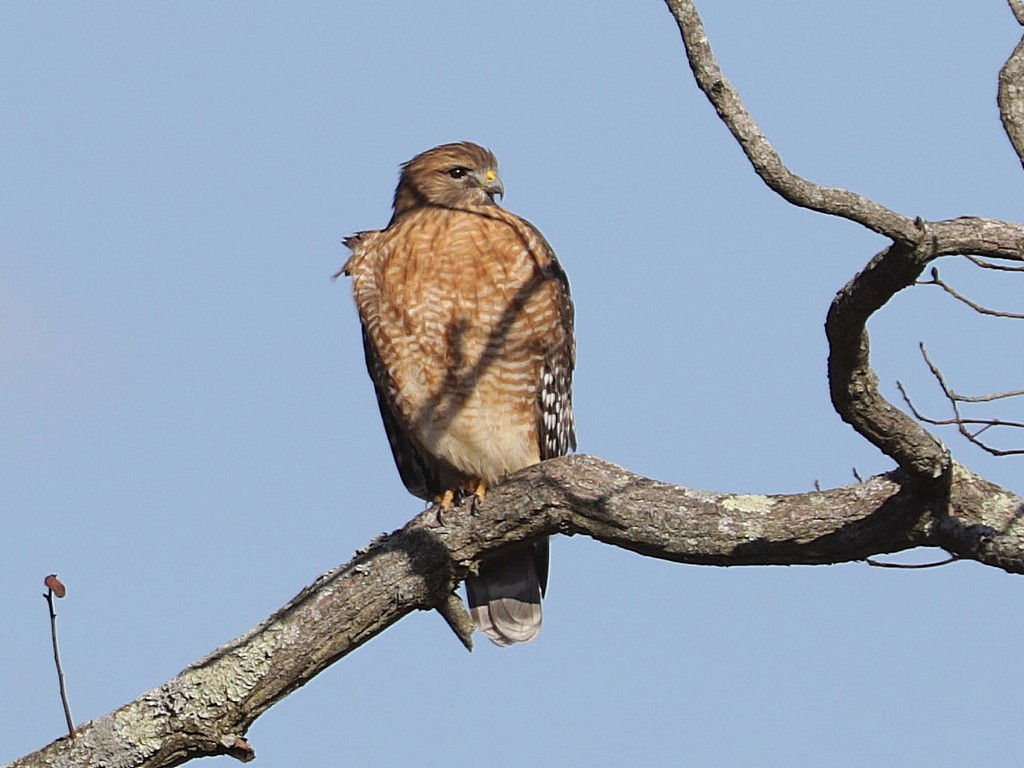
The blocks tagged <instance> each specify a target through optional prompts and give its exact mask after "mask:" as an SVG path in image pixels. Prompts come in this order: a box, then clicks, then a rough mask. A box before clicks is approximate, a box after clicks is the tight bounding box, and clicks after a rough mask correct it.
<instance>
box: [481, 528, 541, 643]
mask: <svg viewBox="0 0 1024 768" xmlns="http://www.w3.org/2000/svg"><path fill="white" fill-rule="evenodd" d="M547 580H548V540H547V539H543V540H542V541H538V542H531V543H529V544H526V545H525V546H519V547H515V548H513V549H510V550H507V551H505V552H502V553H501V554H499V555H497V556H496V557H492V558H490V559H488V560H485V561H484V562H482V563H480V572H479V574H477V575H476V576H470V577H469V578H467V579H466V596H467V597H468V599H469V612H470V614H471V615H472V616H473V623H474V624H476V626H477V628H478V629H479V630H480V631H481V632H483V633H484V634H485V635H487V637H488V638H489V639H490V640H491V641H492V642H494V643H497V644H498V645H511V644H512V643H526V642H529V641H530V640H533V638H535V637H536V636H537V633H539V632H540V621H541V611H540V599H541V595H543V594H544V590H545V588H546V587H547Z"/></svg>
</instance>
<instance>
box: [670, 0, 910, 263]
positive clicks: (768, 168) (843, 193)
mask: <svg viewBox="0 0 1024 768" xmlns="http://www.w3.org/2000/svg"><path fill="white" fill-rule="evenodd" d="M665 2H666V4H667V5H668V8H669V10H670V11H671V12H672V16H673V17H674V18H675V20H676V23H677V24H678V25H679V31H680V33H681V34H682V37H683V45H684V46H685V47H686V56H687V58H688V60H689V62H690V69H691V70H693V76H694V78H695V79H696V81H697V85H698V87H699V88H700V89H701V90H702V91H703V92H704V95H705V96H707V98H708V100H709V101H710V102H711V104H712V106H714V108H715V111H716V112H717V113H718V116H719V117H720V118H721V120H722V122H724V123H725V124H726V126H727V127H728V128H729V130H730V131H731V132H732V135H733V136H734V137H735V138H736V141H737V142H739V145H740V147H741V148H742V149H743V152H744V154H745V155H746V156H747V159H748V160H750V163H751V165H753V167H754V171H755V172H756V173H757V175H758V176H760V177H761V178H762V179H763V180H764V182H765V184H767V185H768V186H769V187H770V188H771V189H772V190H774V191H775V192H776V193H778V194H779V195H781V196H782V197H784V198H785V199H786V200H788V201H789V202H791V203H792V204H793V205H797V206H800V207H801V208H809V209H811V210H812V211H818V212H820V213H826V214H829V215H831V216H839V217H841V218H844V219H849V220H850V221H855V222H857V223H858V224H861V225H863V226H865V227H867V228H868V229H871V230H873V231H875V232H878V233H879V234H881V235H885V236H886V237H888V238H891V239H892V240H895V241H897V242H902V243H913V242H916V239H917V238H918V236H919V234H920V232H919V231H918V228H917V227H916V226H915V225H914V220H913V219H912V218H909V217H907V216H903V215H901V214H899V213H896V212H895V211H891V210H889V209H888V208H886V207H884V206H882V205H879V204H878V203H876V202H874V201H873V200H869V199H868V198H866V197H863V196H861V195H858V194H856V193H854V192H850V191H848V190H845V189H838V188H835V187H825V186H821V185H820V184H815V183H813V182H811V181H808V180H807V179H804V178H801V177H800V176H797V175H796V174H795V173H793V172H792V171H790V170H789V168H787V167H786V166H785V165H784V164H783V163H782V160H781V159H780V158H779V155H778V153H777V152H776V151H775V149H774V148H773V147H772V145H771V144H770V143H769V141H768V139H766V138H765V136H764V134H763V133H762V132H761V129H760V128H759V127H758V126H757V123H755V122H754V119H753V118H752V117H751V116H750V114H749V113H748V112H747V109H746V107H745V106H744V105H743V102H742V100H741V99H740V97H739V94H738V93H737V92H736V89H735V88H733V86H732V84H731V83H730V82H729V81H728V80H727V79H726V77H725V75H723V74H722V71H721V69H719V67H718V63H717V62H716V61H715V57H714V54H713V52H712V51H711V45H710V43H709V42H708V38H707V35H706V34H705V32H704V25H703V24H702V23H701V20H700V16H698V14H697V8H696V7H695V5H694V3H693V2H692V0H665Z"/></svg>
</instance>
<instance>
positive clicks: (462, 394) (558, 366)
mask: <svg viewBox="0 0 1024 768" xmlns="http://www.w3.org/2000/svg"><path fill="white" fill-rule="evenodd" d="M503 193H504V188H503V187H502V184H501V180H500V179H499V178H498V164H497V161H496V160H495V158H494V155H492V154H491V153H490V152H489V151H488V150H486V149H484V148H483V147H480V146H477V145H476V144H471V143H469V142H463V143H458V144H444V145H441V146H439V147H434V148H433V149H431V150H428V151H426V152H424V153H422V154H420V155H417V156H416V157H414V158H413V159H412V160H410V161H409V162H407V163H405V165H403V166H402V173H401V178H400V179H399V182H398V188H397V189H396V190H395V201H394V214H393V215H392V217H391V221H390V222H389V223H388V226H387V228H386V229H383V230H376V231H369V232H360V233H358V234H356V235H353V236H352V237H350V238H348V239H346V240H345V245H347V246H348V247H349V248H350V249H351V251H352V255H351V257H350V258H349V259H348V261H347V262H346V263H345V266H344V267H342V272H343V273H344V274H347V275H350V276H351V277H352V283H353V286H352V287H353V292H354V294H355V300H356V306H357V307H358V310H359V319H360V320H361V321H362V327H363V346H364V350H365V352H366V367H367V369H368V370H369V372H370V377H371V378H372V379H373V385H374V389H375V390H376V393H377V403H378V405H379V406H380V412H381V416H382V417H383V419H384V428H385V431H386V432H387V435H388V440H389V441H390V443H391V450H392V453H393V454H394V457H395V463H396V464H397V465H398V471H399V474H401V476H402V481H403V482H404V483H405V487H406V488H408V489H409V491H410V492H411V493H413V494H415V495H416V496H419V497H420V498H422V499H427V500H434V501H437V502H439V503H442V504H444V505H447V504H448V503H450V502H451V500H452V498H453V497H455V498H458V497H461V496H462V495H463V494H475V495H477V496H482V495H483V493H484V490H485V488H486V486H487V485H488V484H491V483H494V482H496V481H498V480H500V479H501V478H502V477H504V476H505V475H508V474H509V473H512V472H515V471H516V470H518V469H522V468H523V467H526V466H529V465H531V464H536V463H537V462H539V461H542V460H544V459H548V458H551V457H553V456H561V455H563V454H565V453H567V452H569V451H570V450H572V449H574V448H575V447H576V437H575V431H574V426H573V416H572V371H573V365H574V362H575V342H574V339H573V308H572V302H571V300H570V298H569V284H568V281H567V280H566V277H565V273H564V272H563V271H562V268H561V267H560V266H559V264H558V261H557V260H556V259H555V254H554V252H553V251H552V250H551V246H549V245H548V244H547V241H545V240H544V237H543V236H542V235H541V234H540V232H538V231H537V230H536V228H534V226H533V225H532V224H530V223H529V222H528V221H526V220H525V219H521V218H519V217H518V216H515V215H513V214H511V213H509V212H508V211H506V210H505V209H503V208H502V207H501V206H499V205H498V204H497V203H495V202H494V197H495V195H499V196H500V195H502V194H503ZM547 571H548V541H547V539H544V540H543V541H539V542H530V543H527V544H524V545H520V546H517V547H512V548H510V549H508V550H505V551H502V552H500V553H499V554H498V555H496V556H494V557H491V558H489V559H487V560H485V561H484V562H482V563H481V564H480V570H479V574H478V575H475V576H470V577H469V578H468V579H467V580H466V593H467V597H468V599H469V606H470V612H471V614H472V616H473V620H474V622H475V623H476V625H477V627H478V628H479V629H480V630H482V631H483V632H484V633H485V634H486V635H487V637H489V638H490V639H491V640H493V641H494V642H495V643H497V644H499V645H509V644H511V643H516V642H525V641H528V640H532V639H533V638H534V637H535V636H536V635H537V632H538V631H539V630H540V622H541V610H540V600H541V595H542V594H543V592H544V590H545V588H546V586H547Z"/></svg>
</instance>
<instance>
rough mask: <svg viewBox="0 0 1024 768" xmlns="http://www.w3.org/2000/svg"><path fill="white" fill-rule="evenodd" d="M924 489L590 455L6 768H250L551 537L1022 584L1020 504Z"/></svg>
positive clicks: (310, 591) (376, 554)
mask: <svg viewBox="0 0 1024 768" xmlns="http://www.w3.org/2000/svg"><path fill="white" fill-rule="evenodd" d="M917 488H918V485H917V484H916V483H914V482H910V479H909V477H908V476H906V475H905V474H904V473H902V472H900V471H897V472H894V473H892V474H889V475H880V476H878V477H873V478H870V479H869V480H867V481H866V482H863V483H860V484H857V485H851V486H846V487H843V488H836V489H833V490H828V491H815V492H811V493H802V494H793V495H776V496H760V495H749V494H742V495H737V494H728V493H719V492H713V491H700V490H694V489H691V488H682V487H678V486H672V485H667V484H665V483H659V482H657V481H655V480H650V479H647V478H645V477H640V476H639V475H634V474H632V473H631V472H628V471H627V470H625V469H622V468H621V467H617V466H615V465H613V464H609V463H607V462H604V461H601V460H600V459H597V458H594V457H592V456H571V457H564V458H560V459H554V460H552V461H549V462H545V463H544V464H542V465H539V466H536V467H532V468H530V469H528V470H525V471H523V472H521V473H519V474H518V475H516V476H515V477H513V478H510V480H509V481H508V482H506V483H503V484H502V485H500V486H497V487H495V488H494V489H493V491H492V492H491V493H490V494H489V495H488V497H487V500H486V501H485V502H483V503H481V504H480V505H479V506H478V508H477V511H476V514H475V515H470V514H469V513H468V511H467V510H466V509H465V508H461V509H457V510H454V511H453V512H451V513H448V514H446V515H445V519H444V522H443V524H441V523H439V522H438V520H437V515H436V513H435V512H434V511H433V510H428V511H426V512H424V513H422V514H421V515H419V516H417V517H416V518H414V519H413V520H411V521H410V522H409V523H408V524H407V525H406V526H405V527H403V528H402V529H401V530H398V531H395V532H394V533H391V534H389V535H387V536H383V537H380V538H379V539H377V540H376V541H374V542H372V543H371V544H370V545H369V546H368V547H367V548H366V549H364V550H361V551H359V552H357V553H356V554H355V556H354V557H353V558H352V559H351V560H350V561H349V562H348V563H346V564H345V565H343V566H340V567H338V568H336V569H334V570H332V571H329V572H328V573H325V574H323V575H322V576H321V577H320V578H318V579H317V580H316V582H314V583H313V584H311V585H310V586H309V587H307V588H306V589H304V590H303V591H302V592H300V593H299V594H298V595H297V596H296V597H295V598H294V599H293V600H292V601H291V602H290V603H288V605H286V606H285V607H283V608H282V609H281V610H279V611H278V612H276V613H275V614H273V615H272V616H270V617H268V618H267V619H266V620H265V621H264V622H263V623H261V624H260V625H259V626H257V627H255V628H254V629H253V630H251V631H250V632H247V633H246V634H244V635H242V636H241V637H239V638H237V639H235V640H233V641H232V642H230V643H228V644H227V645H225V646H223V647H221V648H219V649H217V650H216V651H214V652H213V653H212V654H210V655H209V656H207V657H206V658H205V659H202V660H200V661H197V662H196V663H195V664H193V665H191V666H189V667H188V668H186V669H185V670H183V671H182V672H181V674H180V675H178V676H177V677H175V678H174V679H173V680H170V681H168V682H166V683H164V684H163V685H161V686H160V687H159V688H155V689H153V690H151V691H149V692H147V693H145V694H143V695H142V696H141V697H139V698H138V699H137V700H135V701H133V702H131V703H130V704H127V705H125V706H124V707H122V708H121V709H119V710H117V711H116V712H113V713H111V714H109V715H105V716H104V717H100V718H97V719H95V720H92V721H90V722H88V723H85V724H84V725H82V726H80V727H79V728H78V730H77V736H76V738H75V739H69V738H67V737H64V738H61V739H59V740H58V741H56V742H54V743H53V744H51V745H50V746H48V747H46V748H45V749H43V750H41V751H40V752H37V753H35V754H33V755H29V756H28V757H25V758H22V759H20V760H16V761H15V762H14V763H13V764H12V766H18V767H19V768H24V767H27V766H44V765H46V766H81V765H110V766H115V765H116V766H147V767H149V768H154V767H155V766H172V765H179V764H181V763H183V762H185V761H187V760H189V759H192V758H195V757H200V756H208V755H215V754H235V755H236V756H238V757H241V758H243V759H244V758H247V757H250V756H252V754H253V753H252V751H251V750H250V749H248V745H246V744H245V742H244V740H243V739H242V737H243V736H244V734H245V732H246V730H247V729H248V727H249V726H250V725H251V724H252V722H253V721H254V720H255V719H256V718H257V717H258V716H259V715H260V714H261V713H263V712H264V711H266V710H267V709H268V708H269V707H270V706H272V705H273V704H274V703H275V702H276V701H278V700H280V699H281V698H283V697H284V696H286V695H287V694H288V693H290V692H291V691H293V690H295V689H296V688H298V687H299V686H301V685H303V684H304V683H306V682H308V681H309V680H310V679H312V678H313V677H314V676H315V675H317V674H318V673H319V672H321V671H323V670H324V669H325V668H327V667H328V666H330V665H331V664H332V663H334V662H335V661H337V660H338V659H340V658H341V657H342V656H344V655H346V654H347V653H349V652H350V651H352V650H353V649H355V648H357V647H358V646H360V645H362V644H363V643H365V642H367V641H368V640H370V639H371V638H373V637H374V636H375V635H377V634H378V633H379V632H381V631H382V630H384V629H385V628H387V627H389V626H390V625H392V624H394V623H395V622H396V621H398V620H399V619H401V618H402V617H403V616H405V615H406V614H408V613H410V612H412V611H414V610H429V609H432V608H438V609H441V610H444V611H446V612H448V613H449V614H450V613H451V612H453V611H455V612H457V611H461V610H462V609H461V607H459V608H455V607H454V605H455V604H454V603H453V601H451V600H450V597H451V594H452V591H453V589H454V588H455V586H456V585H457V584H458V582H459V581H460V580H462V579H463V578H464V577H465V576H466V574H467V573H469V571H470V570H471V569H472V568H473V566H474V564H475V563H476V562H477V561H478V560H479V558H480V557H482V556H484V555H486V554H487V553H488V552H491V551H494V550H495V549H498V548H499V547H502V546H504V545H507V544H511V543H514V542H517V541H522V540H524V539H528V538H533V537H537V536H542V535H547V534H554V533H563V534H566V535H575V534H583V535H586V536H590V537H592V538H595V539H597V540H599V541H603V542H606V543H608V544H613V545H615V546H620V547H625V548H627V549H631V550H633V551H635V552H638V553H640V554H642V555H645V556H648V557H656V558H660V559H664V560H672V561H675V562H680V563H696V564H706V565H767V564H778V565H794V564H806V565H814V564H821V563H837V562H844V561H850V560H861V559H863V558H865V557H867V556H869V555H874V554H878V553H882V552H896V551H899V550H903V549H908V548H911V547H918V546H936V547H944V548H945V549H947V550H949V551H950V552H952V553H954V554H956V555H958V556H960V557H963V558H970V559H974V560H978V561H979V562H982V563H986V564H989V565H993V566H996V567H998V568H1003V569H1005V570H1007V571H1011V572H1015V573H1021V572H1024V522H1022V521H1021V517H1022V515H1024V500H1022V499H1020V498H1018V497H1016V496H1014V495H1013V494H1011V493H1008V492H1007V491H1004V490H1002V489H1001V488H998V487H996V486H994V485H992V484H991V483H989V482H987V481H986V480H984V479H982V478H980V477H978V476H977V475H974V474H972V473H971V472H970V471H969V470H967V469H965V468H963V467H961V466H959V465H954V466H953V468H952V471H951V483H950V489H951V490H950V495H949V497H948V498H941V499H936V498H935V497H934V496H931V495H922V494H921V493H920V491H919V490H917ZM446 618H449V617H448V616H446ZM449 621H451V619H450V618H449Z"/></svg>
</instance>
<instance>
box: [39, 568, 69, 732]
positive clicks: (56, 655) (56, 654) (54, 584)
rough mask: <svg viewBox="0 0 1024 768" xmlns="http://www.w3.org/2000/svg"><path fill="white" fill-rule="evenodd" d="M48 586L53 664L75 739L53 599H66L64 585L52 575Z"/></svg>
mask: <svg viewBox="0 0 1024 768" xmlns="http://www.w3.org/2000/svg"><path fill="white" fill-rule="evenodd" d="M43 584H45V585H46V594H45V595H43V597H45V598H46V604H47V605H48V606H49V607H50V639H51V640H52V641H53V663H54V664H56V665H57V682H58V683H59V684H60V701H61V703H62V704H63V705H64V719H65V720H66V721H67V724H68V736H70V737H71V738H72V739H73V738H75V722H74V720H72V719H71V705H70V704H68V692H67V689H66V688H65V687H64V669H63V667H61V663H60V649H59V648H58V646H57V613H56V611H54V610H53V598H54V595H56V596H57V597H58V598H61V597H64V595H65V589H64V585H63V584H62V583H61V582H60V580H59V579H58V578H57V574H55V573H51V574H50V575H49V576H47V577H46V578H45V579H44V580H43Z"/></svg>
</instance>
